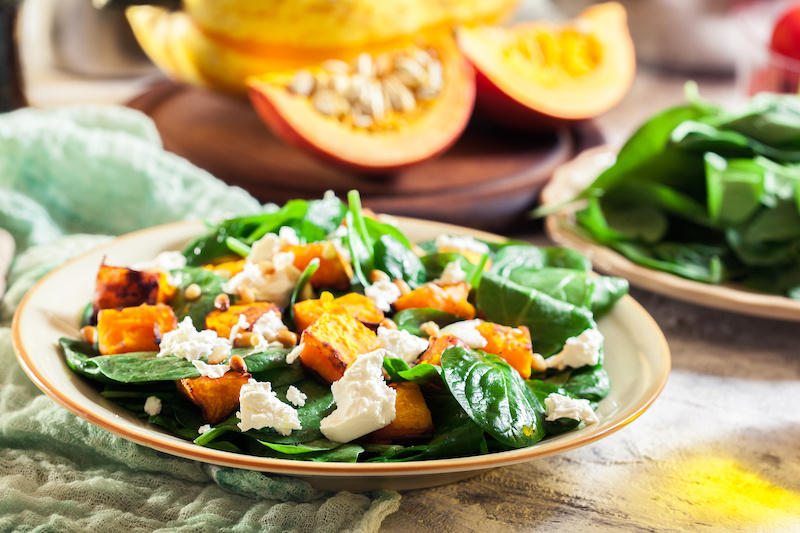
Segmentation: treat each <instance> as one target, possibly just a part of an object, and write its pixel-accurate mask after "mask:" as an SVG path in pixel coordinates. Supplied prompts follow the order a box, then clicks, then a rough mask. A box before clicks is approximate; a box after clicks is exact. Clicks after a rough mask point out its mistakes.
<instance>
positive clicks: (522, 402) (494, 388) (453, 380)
mask: <svg viewBox="0 0 800 533" xmlns="http://www.w3.org/2000/svg"><path fill="white" fill-rule="evenodd" d="M442 375H443V377H444V381H445V383H446V384H447V388H448V389H449V390H450V392H451V393H452V394H453V397H454V398H455V399H456V401H457V402H458V403H459V405H460V406H461V408H462V409H464V411H465V412H466V413H467V414H468V415H469V417H470V418H471V419H472V421H473V422H475V423H476V424H477V425H478V426H479V427H481V428H482V429H483V430H484V431H486V432H487V433H489V434H490V435H492V436H493V437H494V438H496V439H497V440H499V441H500V442H502V443H504V444H506V445H508V446H511V447H513V448H522V447H525V446H531V445H533V444H535V443H537V442H538V441H540V440H541V439H542V438H543V437H544V429H543V423H544V421H543V413H544V409H543V407H542V406H541V404H540V403H539V400H538V399H537V398H536V396H535V395H534V394H533V393H532V392H531V391H530V389H529V388H528V387H527V386H526V385H525V382H524V381H523V379H522V378H521V377H520V375H519V373H518V372H517V371H516V370H514V369H513V368H511V366H509V364H508V363H506V362H505V361H504V360H503V359H501V358H500V357H497V356H496V355H492V354H486V353H484V352H480V351H472V350H467V349H464V348H461V347H450V348H448V349H447V350H445V352H444V354H443V355H442Z"/></svg>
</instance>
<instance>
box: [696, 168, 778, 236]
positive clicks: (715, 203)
mask: <svg viewBox="0 0 800 533" xmlns="http://www.w3.org/2000/svg"><path fill="white" fill-rule="evenodd" d="M705 161H706V187H707V189H708V214H709V216H710V217H711V219H712V220H714V221H718V222H720V223H722V224H731V225H736V224H740V223H742V222H744V221H745V220H747V219H748V218H750V217H751V216H752V215H753V213H755V212H756V210H757V209H758V208H759V207H760V206H761V199H762V197H763V196H764V192H765V190H764V189H765V188H764V173H765V169H764V167H763V166H762V165H760V164H758V162H757V161H754V160H752V159H730V160H727V159H724V158H723V157H721V156H719V155H717V154H715V153H707V154H705Z"/></svg>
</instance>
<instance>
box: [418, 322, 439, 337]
mask: <svg viewBox="0 0 800 533" xmlns="http://www.w3.org/2000/svg"><path fill="white" fill-rule="evenodd" d="M419 330H420V331H422V332H423V333H425V334H426V335H428V337H435V336H436V335H438V334H439V324H437V323H436V322H433V321H430V322H423V323H422V324H420V326H419Z"/></svg>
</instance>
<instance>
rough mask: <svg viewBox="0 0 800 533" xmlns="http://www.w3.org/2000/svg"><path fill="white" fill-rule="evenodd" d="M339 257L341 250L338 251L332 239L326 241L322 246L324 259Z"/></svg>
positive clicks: (329, 259) (330, 259) (331, 259)
mask: <svg viewBox="0 0 800 533" xmlns="http://www.w3.org/2000/svg"><path fill="white" fill-rule="evenodd" d="M337 257H339V252H338V251H336V246H334V244H333V243H332V242H331V241H328V242H326V243H325V245H324V246H323V247H322V259H325V260H326V261H333V260H334V259H336V258H337Z"/></svg>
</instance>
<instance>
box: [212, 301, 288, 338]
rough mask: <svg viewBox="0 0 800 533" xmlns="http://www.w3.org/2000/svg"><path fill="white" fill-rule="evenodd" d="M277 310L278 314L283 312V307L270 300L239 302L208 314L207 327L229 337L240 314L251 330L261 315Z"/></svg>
mask: <svg viewBox="0 0 800 533" xmlns="http://www.w3.org/2000/svg"><path fill="white" fill-rule="evenodd" d="M269 311H275V312H277V313H278V315H280V314H281V309H280V307H278V306H277V305H275V304H273V303H269V302H251V303H248V304H237V305H232V306H230V307H229V308H228V309H227V310H225V311H220V310H219V309H216V310H214V311H211V312H210V313H209V314H208V315H206V329H213V330H214V331H216V332H217V335H219V336H220V337H223V338H226V339H227V338H228V337H230V335H231V329H232V328H233V326H235V325H236V323H237V322H239V315H244V317H245V320H247V323H248V324H250V327H248V328H247V330H250V329H251V328H252V327H253V324H255V323H256V322H257V321H258V319H259V318H261V315H263V314H265V313H267V312H269Z"/></svg>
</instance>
